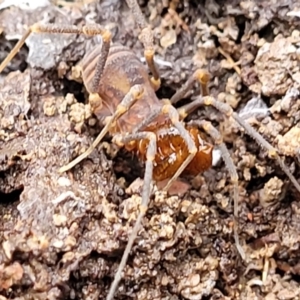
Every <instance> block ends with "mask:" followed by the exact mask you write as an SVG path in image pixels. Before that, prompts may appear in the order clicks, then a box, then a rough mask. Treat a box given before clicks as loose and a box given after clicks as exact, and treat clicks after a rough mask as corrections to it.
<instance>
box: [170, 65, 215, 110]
mask: <svg viewBox="0 0 300 300" xmlns="http://www.w3.org/2000/svg"><path fill="white" fill-rule="evenodd" d="M209 80H210V75H209V73H208V72H207V71H206V70H202V69H199V70H196V71H195V72H194V74H193V75H192V76H191V77H190V78H189V79H188V81H187V82H186V83H185V84H184V85H183V86H182V87H181V88H180V89H179V90H178V91H177V92H176V93H175V94H174V95H173V97H172V98H171V99H170V101H171V103H172V104H173V105H174V104H176V103H177V102H178V101H179V100H181V99H182V98H183V97H184V96H185V95H186V94H187V92H188V91H189V90H190V89H191V88H192V87H193V85H194V84H195V81H199V83H200V87H201V95H202V96H207V95H208V86H207V85H208V82H209Z"/></svg>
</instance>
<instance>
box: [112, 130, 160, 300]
mask: <svg viewBox="0 0 300 300" xmlns="http://www.w3.org/2000/svg"><path fill="white" fill-rule="evenodd" d="M141 139H147V140H148V141H149V144H148V148H147V152H146V168H145V176H144V186H143V191H142V204H141V207H140V212H139V215H138V217H137V220H136V222H135V225H134V227H133V229H132V233H131V235H130V237H129V240H128V243H127V245H126V248H125V251H124V253H123V256H122V259H121V262H120V265H119V267H118V270H117V272H116V275H115V278H114V280H113V282H112V284H111V286H110V289H109V293H108V295H107V297H106V300H112V299H113V297H114V294H115V291H116V289H117V286H118V284H119V282H120V280H121V275H122V272H123V270H124V267H125V265H126V262H127V259H128V256H129V254H130V251H131V249H132V246H133V243H134V241H135V239H136V237H137V235H138V231H139V229H140V226H141V223H142V220H143V217H144V215H145V214H146V211H147V208H148V204H149V201H150V189H151V180H152V174H153V161H154V158H155V155H156V135H155V134H154V133H152V132H137V133H133V134H129V135H127V136H122V135H117V136H115V138H114V141H115V142H116V143H117V144H126V143H128V142H130V141H132V140H141Z"/></svg>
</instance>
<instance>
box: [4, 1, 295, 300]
mask: <svg viewBox="0 0 300 300" xmlns="http://www.w3.org/2000/svg"><path fill="white" fill-rule="evenodd" d="M127 4H128V6H129V8H130V9H131V11H132V14H133V16H134V17H135V20H136V24H137V26H138V27H139V29H140V31H141V36H140V39H141V41H142V43H143V45H144V48H145V52H144V54H145V59H146V62H147V65H148V67H149V70H150V72H151V74H152V77H150V78H149V75H148V70H147V69H146V68H145V66H144V65H143V64H142V63H141V61H140V60H139V58H138V57H137V56H136V55H135V53H134V52H133V51H132V50H131V49H129V48H126V47H124V46H118V45H113V46H111V34H110V32H109V31H108V30H106V29H105V28H103V27H102V26H101V25H98V24H93V25H86V26H83V27H81V28H79V27H76V26H57V25H53V24H48V25H41V24H35V25H33V26H31V27H30V28H29V29H28V31H27V33H26V34H25V35H24V36H23V38H22V39H21V40H20V41H19V42H18V43H17V45H16V46H15V48H14V49H13V50H12V52H11V53H10V54H9V55H8V56H7V58H6V59H5V60H4V61H3V63H2V64H1V65H0V72H1V71H2V70H3V69H4V68H5V66H6V65H7V64H8V62H9V61H10V60H11V59H12V58H13V57H14V55H15V54H16V53H17V52H18V50H19V49H20V48H21V46H22V45H23V43H24V42H25V40H26V38H27V37H28V36H29V35H30V34H31V33H32V32H35V33H42V32H47V33H75V34H85V35H88V36H95V35H101V37H102V44H100V45H97V46H95V48H94V49H92V50H91V51H89V52H88V53H86V55H85V57H84V59H83V60H82V62H81V64H80V67H81V75H82V79H83V83H84V85H85V88H86V90H87V91H88V92H89V102H90V105H91V107H92V110H93V113H94V114H95V115H96V116H97V117H98V119H99V120H100V121H101V122H103V124H105V126H104V128H103V130H102V131H101V132H100V134H99V136H98V137H97V138H96V140H95V141H94V142H93V144H92V145H91V147H90V148H89V149H88V150H87V151H86V152H85V153H84V154H82V155H81V156H79V157H78V158H76V159H75V160H74V161H72V162H71V163H69V164H68V165H66V166H64V167H62V168H61V169H60V171H61V172H65V171H67V170H69V169H71V168H72V167H74V166H75V165H76V164H78V163H79V162H80V161H82V160H83V159H85V158H86V157H87V156H88V155H89V154H90V153H91V152H92V151H93V150H94V149H95V147H96V146H97V145H98V144H99V142H100V141H101V140H102V138H103V137H104V136H105V135H106V133H107V132H109V133H111V134H112V135H113V142H115V143H116V144H118V145H119V146H124V147H125V148H126V149H127V150H128V151H132V152H134V153H136V154H137V155H138V156H139V158H140V159H141V160H142V161H144V162H145V164H146V168H145V175H144V186H143V191H142V204H141V208H140V213H139V215H138V218H137V221H136V224H135V226H134V228H133V231H132V234H131V236H130V237H129V241H128V244H127V246H126V248H125V251H124V254H123V257H122V259H121V262H120V265H119V268H118V271H117V273H116V275H115V279H114V281H113V283H112V286H111V289H110V291H109V294H108V296H107V299H112V298H113V296H114V293H115V290H116V288H117V285H118V283H119V281H120V279H121V273H122V271H123V269H124V266H125V265H126V261H127V258H128V256H129V253H130V251H131V248H132V246H133V243H134V241H135V238H136V236H137V234H138V231H139V228H140V225H141V222H142V219H143V216H144V214H145V213H146V210H147V207H148V203H149V199H150V190H151V188H150V187H151V181H152V180H154V181H160V180H164V179H169V182H168V184H167V186H166V187H165V189H166V190H167V189H168V188H169V187H170V185H171V183H172V182H173V181H174V180H175V179H176V178H177V177H178V176H180V175H181V174H182V173H183V172H187V173H190V174H195V175H196V174H198V173H200V172H203V171H205V170H207V169H208V168H210V167H211V164H212V150H213V146H212V145H211V144H210V143H208V142H206V141H205V139H204V137H203V136H202V134H201V132H200V130H199V129H202V130H204V131H205V132H206V133H207V134H209V135H211V137H212V138H213V140H214V144H215V145H214V147H215V148H219V149H220V150H221V153H222V157H223V159H224V161H225V163H226V165H227V168H228V171H229V173H230V176H231V180H232V182H233V184H234V195H233V198H234V216H235V218H237V217H238V175H237V172H236V168H235V166H234V164H233V161H232V159H231V158H230V154H229V151H228V150H227V148H226V146H225V144H224V143H223V142H222V136H221V135H220V133H219V132H218V131H217V130H216V128H214V127H213V126H212V124H211V123H210V122H208V121H192V122H190V123H185V122H184V119H185V118H186V116H187V115H188V114H190V113H191V112H193V111H194V110H196V109H198V108H199V107H201V106H205V105H207V106H213V107H215V108H216V109H217V110H219V111H220V112H222V113H223V114H224V115H226V116H227V117H232V118H234V119H235V120H236V121H237V122H238V123H239V124H240V125H241V126H242V127H243V128H244V129H245V130H246V132H247V133H248V134H249V135H250V136H251V137H252V138H254V139H255V140H256V141H257V142H258V143H259V144H260V145H261V146H262V147H264V148H265V149H267V150H268V152H269V154H270V156H272V157H274V158H275V159H277V161H278V163H279V165H280V166H281V167H282V169H283V171H284V172H285V173H286V174H287V176H288V177H289V178H290V180H291V181H292V182H293V184H294V185H295V186H296V188H297V189H298V191H300V186H299V184H298V182H297V181H296V179H295V178H294V177H293V175H292V174H291V173H290V171H289V169H288V168H287V167H286V166H285V165H284V163H283V162H282V160H281V159H280V157H279V156H278V154H277V151H276V149H274V148H273V147H272V146H271V145H270V144H269V143H268V142H267V141H266V140H265V139H264V138H263V137H262V136H261V135H260V134H259V133H257V132H256V131H255V130H254V129H253V128H252V127H251V126H250V125H249V124H248V123H246V122H245V121H244V120H243V119H242V118H240V117H239V115H238V114H236V113H235V112H234V111H233V110H232V109H231V107H230V106H229V105H227V104H224V103H221V102H218V101H217V100H216V99H214V98H213V97H211V96H210V95H209V93H208V89H207V83H208V81H209V75H208V73H207V72H206V71H204V70H196V71H195V72H194V73H193V75H192V76H191V77H190V79H189V80H188V81H187V82H186V84H185V85H183V86H182V87H181V88H180V89H179V90H178V91H177V92H176V93H175V95H174V96H173V97H172V98H171V99H170V100H159V99H158V98H157V96H156V93H155V91H156V90H157V89H158V88H159V87H160V76H159V72H158V70H157V67H156V65H155V62H154V47H153V34H152V31H151V29H150V27H149V25H148V24H147V22H146V21H145V18H144V16H143V14H142V12H141V10H140V8H139V6H138V4H137V2H136V0H127ZM195 81H199V83H200V86H201V91H202V92H201V95H200V96H199V97H197V98H196V99H195V100H194V101H193V102H191V103H189V104H186V105H185V106H183V107H181V108H179V109H175V108H174V107H173V104H175V103H177V102H178V101H179V100H180V99H181V98H183V97H184V96H185V95H186V93H187V92H188V91H189V90H190V89H191V87H192V86H193V84H194V83H195ZM235 241H236V245H237V249H238V251H239V253H240V254H241V256H242V257H243V258H244V256H245V255H244V252H243V249H242V247H241V246H240V244H239V240H238V236H237V228H236V225H235Z"/></svg>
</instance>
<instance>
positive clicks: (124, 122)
mask: <svg viewBox="0 0 300 300" xmlns="http://www.w3.org/2000/svg"><path fill="white" fill-rule="evenodd" d="M99 55H101V45H100V46H96V47H95V48H94V49H93V50H92V51H91V52H89V53H88V54H87V55H86V56H85V58H84V59H83V61H82V63H81V65H82V79H83V82H84V84H85V87H86V89H87V91H90V87H91V84H92V79H93V77H94V72H95V66H96V63H97V59H98V57H99ZM136 84H142V85H143V87H144V93H143V96H142V98H141V99H139V100H138V101H137V102H136V103H135V104H134V105H133V106H132V107H131V108H130V109H129V110H128V111H127V112H126V113H125V114H124V115H123V116H122V117H120V118H119V119H118V121H117V122H116V125H115V126H114V127H113V128H112V129H111V130H110V133H111V134H114V133H118V132H120V133H126V132H129V133H130V132H132V130H133V129H134V128H135V127H136V126H137V125H138V124H140V123H141V122H142V121H143V120H145V118H146V117H147V116H149V115H150V114H151V112H152V111H153V110H154V109H157V108H160V107H162V106H163V102H162V101H160V100H159V99H158V98H157V96H156V94H155V91H154V88H153V86H152V83H151V81H150V79H149V74H148V71H147V69H146V68H145V67H144V65H143V63H142V62H141V61H140V60H139V58H138V57H137V56H136V55H135V54H134V53H133V52H132V51H131V50H130V49H129V48H127V47H124V46H111V48H110V51H109V54H108V58H107V61H106V64H105V69H104V72H103V75H102V77H101V81H100V85H99V89H98V94H99V96H100V98H101V100H99V102H96V103H91V105H92V109H93V112H94V114H95V115H96V116H97V118H98V119H99V120H100V121H102V122H103V121H104V120H105V118H106V117H109V116H111V115H112V114H113V113H114V111H115V110H116V107H117V105H118V104H119V103H120V102H121V101H122V99H123V98H124V96H125V95H126V94H127V93H128V91H129V90H130V88H131V87H132V86H134V85H136ZM186 129H187V130H188V131H189V133H190V135H191V136H192V138H193V140H194V142H195V144H196V147H197V149H198V152H197V154H196V156H195V157H194V159H193V160H192V162H191V163H190V164H189V165H188V166H187V168H186V169H185V173H189V174H192V175H197V174H199V173H201V172H203V171H205V170H207V169H208V168H210V167H211V165H212V150H213V146H212V145H211V144H209V143H207V142H205V141H204V139H203V138H202V137H201V134H200V132H199V130H198V129H197V128H194V127H190V128H186ZM143 131H151V132H153V133H155V134H156V136H157V154H156V156H155V160H154V169H153V179H154V180H156V181H161V180H164V179H167V178H170V177H172V176H173V175H174V174H175V172H176V171H177V169H178V168H179V166H180V165H181V164H182V162H183V161H184V160H185V159H186V158H187V156H188V155H189V152H188V149H187V146H186V144H185V142H184V140H183V138H182V137H181V136H180V135H179V133H178V131H177V129H176V128H175V127H174V126H173V125H172V124H171V121H170V120H169V118H168V116H167V115H163V114H160V115H159V116H158V117H157V118H156V119H155V120H154V121H153V122H152V123H151V124H150V125H149V126H147V127H146V128H144V129H143ZM147 145H148V141H147V140H141V141H134V142H130V144H127V145H125V148H126V149H127V150H129V151H134V152H135V153H136V154H137V155H138V156H139V158H140V159H141V160H143V161H145V159H146V157H145V154H146V149H147Z"/></svg>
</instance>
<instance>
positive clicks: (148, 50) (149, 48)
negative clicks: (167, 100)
mask: <svg viewBox="0 0 300 300" xmlns="http://www.w3.org/2000/svg"><path fill="white" fill-rule="evenodd" d="M126 2H127V5H128V7H129V8H130V10H131V12H132V14H133V16H134V18H135V22H136V24H137V25H138V27H139V29H140V30H141V35H140V40H141V42H142V43H143V45H144V48H145V51H144V56H145V59H146V62H147V64H148V67H149V69H150V72H151V73H152V76H153V77H152V78H151V82H152V84H153V87H154V89H155V90H158V89H159V87H160V84H161V82H160V76H159V72H158V69H157V66H156V65H155V62H154V54H155V51H154V45H153V32H152V30H151V27H150V25H149V24H148V23H147V22H146V19H145V17H144V15H143V13H142V11H141V9H140V6H139V5H138V3H137V1H136V0H126Z"/></svg>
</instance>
